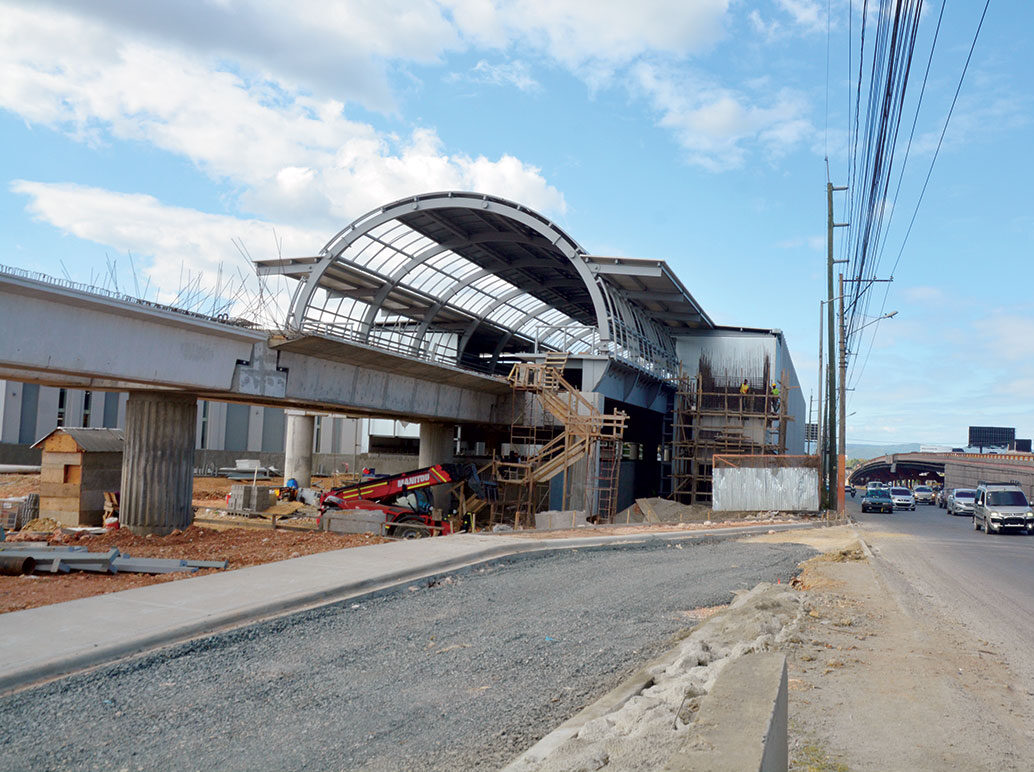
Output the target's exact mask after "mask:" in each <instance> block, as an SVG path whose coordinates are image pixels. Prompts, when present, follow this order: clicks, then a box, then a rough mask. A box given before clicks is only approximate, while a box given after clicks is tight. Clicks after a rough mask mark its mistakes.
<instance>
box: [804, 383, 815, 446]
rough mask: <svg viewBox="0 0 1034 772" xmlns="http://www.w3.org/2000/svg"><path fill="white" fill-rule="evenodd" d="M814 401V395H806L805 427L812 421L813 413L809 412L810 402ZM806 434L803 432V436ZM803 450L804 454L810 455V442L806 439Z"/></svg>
mask: <svg viewBox="0 0 1034 772" xmlns="http://www.w3.org/2000/svg"><path fill="white" fill-rule="evenodd" d="M814 399H815V395H814V394H809V395H808V423H807V424H806V426H807V425H811V423H812V420H811V419H812V416H813V415H814V414H813V413H812V412H811V403H812V401H813V400H814ZM807 433H808V432H807V431H805V434H806V435H807ZM804 450H805V452H806V453H808V454H809V455H810V454H811V440H809V439H808V438H807V437H805V438H804Z"/></svg>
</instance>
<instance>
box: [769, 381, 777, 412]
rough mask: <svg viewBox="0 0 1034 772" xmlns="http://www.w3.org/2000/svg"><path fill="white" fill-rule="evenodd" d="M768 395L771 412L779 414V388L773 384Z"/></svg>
mask: <svg viewBox="0 0 1034 772" xmlns="http://www.w3.org/2000/svg"><path fill="white" fill-rule="evenodd" d="M769 393H770V394H771V395H772V412H773V413H777V412H779V387H778V386H776V385H775V383H773V384H772V389H771V391H770V392H769Z"/></svg>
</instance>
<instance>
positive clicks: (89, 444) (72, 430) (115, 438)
mask: <svg viewBox="0 0 1034 772" xmlns="http://www.w3.org/2000/svg"><path fill="white" fill-rule="evenodd" d="M58 433H61V434H67V435H68V436H69V437H71V438H72V439H73V440H75V444H76V445H78V446H79V450H81V451H85V452H87V453H121V452H122V449H123V447H124V446H125V442H126V433H125V432H124V431H122V430H121V429H84V428H80V427H75V426H59V427H58V428H57V429H55V430H54V431H52V432H51V433H50V434H48V435H47V436H46V437H43V438H42V439H40V440H39V441H38V442H37V443H36V444H35V445H33V446H32V447H34V448H42V447H43V443H44V442H46V441H47V440H48V439H49V438H50V437H53V436H54V435H55V434H58Z"/></svg>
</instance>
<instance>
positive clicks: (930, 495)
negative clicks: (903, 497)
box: [912, 485, 935, 504]
mask: <svg viewBox="0 0 1034 772" xmlns="http://www.w3.org/2000/svg"><path fill="white" fill-rule="evenodd" d="M912 495H913V496H914V497H915V500H916V504H933V503H934V501H935V496H934V492H933V488H931V487H930V486H929V485H917V486H916V487H914V488H913V489H912Z"/></svg>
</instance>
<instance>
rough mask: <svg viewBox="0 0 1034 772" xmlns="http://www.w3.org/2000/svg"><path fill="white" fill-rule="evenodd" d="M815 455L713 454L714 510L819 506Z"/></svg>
mask: <svg viewBox="0 0 1034 772" xmlns="http://www.w3.org/2000/svg"><path fill="white" fill-rule="evenodd" d="M818 464H819V460H818V457H816V456H735V455H716V456H714V484H713V502H712V508H713V509H714V510H715V511H716V512H735V511H743V510H778V511H781V512H817V511H818V510H819V467H818Z"/></svg>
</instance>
